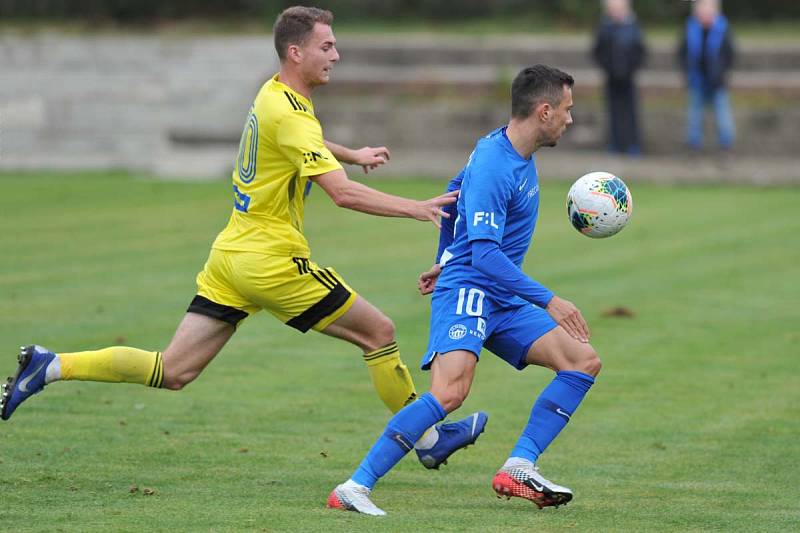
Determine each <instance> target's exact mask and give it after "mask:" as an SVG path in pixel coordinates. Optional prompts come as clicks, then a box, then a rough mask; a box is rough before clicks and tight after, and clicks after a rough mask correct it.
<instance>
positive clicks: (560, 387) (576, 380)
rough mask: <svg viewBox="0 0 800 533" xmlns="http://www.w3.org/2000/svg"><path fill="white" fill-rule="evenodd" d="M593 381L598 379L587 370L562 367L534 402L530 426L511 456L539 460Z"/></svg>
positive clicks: (531, 460) (526, 427)
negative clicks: (586, 371)
mask: <svg viewBox="0 0 800 533" xmlns="http://www.w3.org/2000/svg"><path fill="white" fill-rule="evenodd" d="M592 384H594V378H593V377H592V376H590V375H589V374H584V373H583V372H577V371H574V370H562V371H561V372H558V373H556V377H555V378H553V381H551V382H550V385H548V386H547V387H545V389H544V390H543V391H542V393H541V394H540V395H539V398H537V400H536V403H535V404H533V409H531V416H530V418H529V419H528V425H527V426H525V429H524V430H523V431H522V435H520V437H519V440H518V441H517V445H516V446H514V449H513V450H511V455H510V457H522V458H524V459H528V460H529V461H530V462H532V463H535V462H536V460H537V459H538V458H539V455H541V454H542V452H543V451H544V450H545V449H546V448H547V446H548V445H549V444H550V443H551V442H553V439H555V438H556V436H557V435H558V434H559V432H561V430H562V429H564V426H566V425H567V422H569V418H570V417H571V416H572V413H574V412H575V409H577V408H578V405H579V404H580V403H581V400H583V397H584V396H586V393H587V392H589V388H590V387H591V386H592Z"/></svg>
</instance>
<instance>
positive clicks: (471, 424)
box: [416, 411, 489, 469]
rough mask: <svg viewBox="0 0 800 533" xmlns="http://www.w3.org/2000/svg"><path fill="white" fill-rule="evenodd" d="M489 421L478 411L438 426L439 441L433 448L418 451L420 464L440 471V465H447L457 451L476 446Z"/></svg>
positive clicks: (487, 417) (484, 414) (485, 415)
mask: <svg viewBox="0 0 800 533" xmlns="http://www.w3.org/2000/svg"><path fill="white" fill-rule="evenodd" d="M488 421H489V415H487V414H486V413H484V412H483V411H478V412H477V413H473V414H471V415H469V416H468V417H467V418H464V419H463V420H459V421H458V422H442V423H440V424H436V431H438V433H439V440H437V441H436V444H434V445H433V448H428V449H425V450H419V449H417V450H416V452H417V457H418V458H419V462H420V463H422V464H423V466H425V468H433V469H438V468H439V465H442V464H447V458H448V457H450V456H451V455H453V454H454V453H455V452H456V451H457V450H460V449H461V448H466V447H467V446H469V445H470V444H475V441H476V440H478V436H480V434H481V433H483V430H484V428H486V422H488Z"/></svg>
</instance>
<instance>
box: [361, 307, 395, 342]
mask: <svg viewBox="0 0 800 533" xmlns="http://www.w3.org/2000/svg"><path fill="white" fill-rule="evenodd" d="M395 333H396V330H395V327H394V322H392V320H391V319H390V318H389V317H387V316H385V315H381V316H380V318H379V319H378V320H377V321H376V323H375V324H374V326H373V328H372V330H371V331H370V338H369V340H368V342H369V346H368V347H367V349H369V350H370V351H371V350H377V349H378V348H382V347H383V346H386V345H387V344H389V343H390V342H392V341H393V340H394V338H395Z"/></svg>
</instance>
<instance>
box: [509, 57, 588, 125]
mask: <svg viewBox="0 0 800 533" xmlns="http://www.w3.org/2000/svg"><path fill="white" fill-rule="evenodd" d="M574 84H575V80H574V79H573V78H572V76H570V75H569V74H567V73H566V72H563V71H561V70H558V69H557V68H554V67H548V66H547V65H534V66H532V67H528V68H524V69H522V70H521V71H520V73H519V74H517V77H516V78H514V81H513V82H512V83H511V116H512V117H514V118H527V117H529V116H530V114H531V113H532V112H533V109H534V108H535V107H536V106H537V105H538V104H540V103H541V102H547V103H548V104H550V105H552V106H558V105H559V104H560V103H561V98H563V96H564V86H567V87H569V88H572V86H573V85H574Z"/></svg>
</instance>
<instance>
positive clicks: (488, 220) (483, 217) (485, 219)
mask: <svg viewBox="0 0 800 533" xmlns="http://www.w3.org/2000/svg"><path fill="white" fill-rule="evenodd" d="M478 224H485V225H487V226H491V227H493V228H494V229H500V226H498V225H497V224H495V222H494V211H489V212H488V213H487V212H486V211H476V212H475V216H474V217H472V225H473V226H477V225H478Z"/></svg>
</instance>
